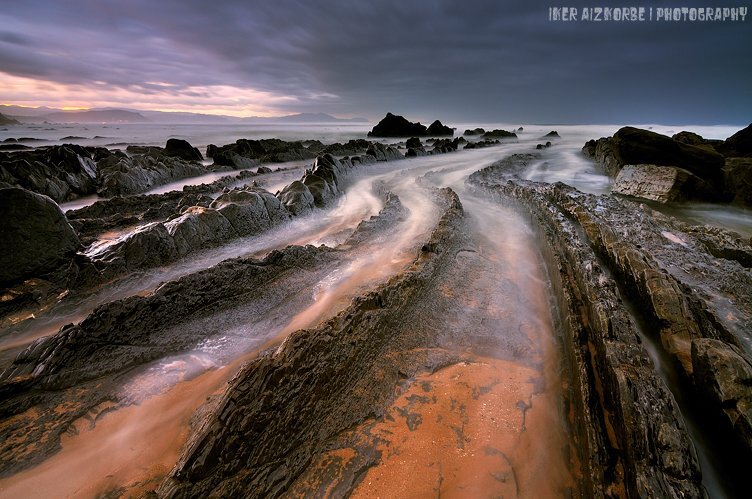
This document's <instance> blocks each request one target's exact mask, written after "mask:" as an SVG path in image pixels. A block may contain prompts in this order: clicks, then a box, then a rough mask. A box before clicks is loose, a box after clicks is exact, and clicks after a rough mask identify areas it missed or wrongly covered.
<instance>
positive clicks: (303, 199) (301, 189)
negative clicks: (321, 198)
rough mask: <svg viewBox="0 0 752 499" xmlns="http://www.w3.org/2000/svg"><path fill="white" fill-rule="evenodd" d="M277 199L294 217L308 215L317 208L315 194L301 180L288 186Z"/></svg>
mask: <svg viewBox="0 0 752 499" xmlns="http://www.w3.org/2000/svg"><path fill="white" fill-rule="evenodd" d="M277 197H278V198H279V200H280V202H281V203H282V204H283V205H284V207H285V208H286V209H287V211H289V212H290V214H291V215H293V216H302V215H306V214H308V213H310V212H311V211H313V208H314V207H315V203H314V199H313V194H311V191H310V190H309V189H308V186H306V185H305V184H304V183H303V182H301V181H300V180H296V181H295V182H293V183H291V184H289V185H287V186H286V187H285V188H284V189H282V191H280V193H279V194H277Z"/></svg>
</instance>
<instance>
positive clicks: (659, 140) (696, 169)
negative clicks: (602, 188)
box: [613, 127, 724, 185]
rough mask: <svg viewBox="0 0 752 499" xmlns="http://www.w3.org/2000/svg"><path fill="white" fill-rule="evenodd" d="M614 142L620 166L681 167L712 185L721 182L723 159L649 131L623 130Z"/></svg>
mask: <svg viewBox="0 0 752 499" xmlns="http://www.w3.org/2000/svg"><path fill="white" fill-rule="evenodd" d="M613 141H614V143H615V145H616V150H617V153H618V155H619V157H620V158H621V160H622V164H623V165H634V164H645V163H649V164H655V165H661V166H675V167H677V168H683V169H685V170H688V171H690V172H691V173H693V174H695V175H697V176H698V177H700V178H703V179H707V180H709V181H711V182H712V183H714V184H717V185H721V184H722V183H723V174H722V168H723V164H724V160H723V157H722V156H721V155H720V154H718V153H715V152H711V151H708V150H707V149H702V148H700V147H696V146H692V145H688V144H683V143H681V142H678V141H676V140H674V139H672V138H670V137H666V136H665V135H661V134H658V133H655V132H651V131H649V130H641V129H639V128H633V127H624V128H622V129H621V130H619V131H618V132H616V134H614V137H613Z"/></svg>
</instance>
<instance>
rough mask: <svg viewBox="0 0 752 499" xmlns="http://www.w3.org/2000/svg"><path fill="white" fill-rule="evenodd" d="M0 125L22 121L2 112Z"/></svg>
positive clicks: (15, 123) (16, 123)
mask: <svg viewBox="0 0 752 499" xmlns="http://www.w3.org/2000/svg"><path fill="white" fill-rule="evenodd" d="M0 125H20V123H19V122H18V120H14V119H13V118H9V117H8V116H5V115H4V114H3V113H0Z"/></svg>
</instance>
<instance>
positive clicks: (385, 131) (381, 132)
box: [368, 113, 428, 137]
mask: <svg viewBox="0 0 752 499" xmlns="http://www.w3.org/2000/svg"><path fill="white" fill-rule="evenodd" d="M427 133H428V129H427V128H426V127H425V126H424V125H421V124H420V123H411V122H410V121H408V120H406V119H405V118H404V117H403V116H396V115H394V114H392V113H386V116H385V117H384V119H382V120H381V121H379V123H378V124H377V125H376V126H375V127H373V130H371V131H370V132H368V136H369V137H425V136H426V135H427Z"/></svg>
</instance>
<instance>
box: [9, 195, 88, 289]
mask: <svg viewBox="0 0 752 499" xmlns="http://www.w3.org/2000/svg"><path fill="white" fill-rule="evenodd" d="M0 233H1V234H2V237H1V238H0V283H2V284H9V283H13V282H17V281H20V280H23V279H24V278H27V277H33V276H39V275H41V274H45V273H49V272H53V271H55V270H57V269H58V268H60V267H61V266H63V265H64V264H65V263H66V262H69V261H70V260H71V258H72V257H73V256H74V255H75V253H76V250H77V249H78V247H79V240H78V236H77V235H76V233H75V231H74V230H73V228H72V227H71V226H70V224H69V223H68V220H67V219H66V218H65V215H64V214H63V212H62V211H60V207H59V206H58V205H57V204H56V203H55V202H54V201H53V200H52V199H50V198H49V197H47V196H43V195H41V194H36V193H34V192H31V191H27V190H25V189H20V188H17V187H9V188H4V189H0Z"/></svg>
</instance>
